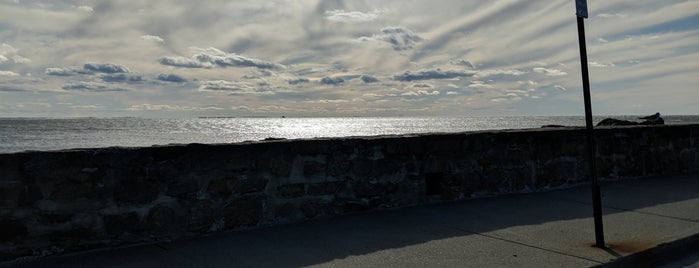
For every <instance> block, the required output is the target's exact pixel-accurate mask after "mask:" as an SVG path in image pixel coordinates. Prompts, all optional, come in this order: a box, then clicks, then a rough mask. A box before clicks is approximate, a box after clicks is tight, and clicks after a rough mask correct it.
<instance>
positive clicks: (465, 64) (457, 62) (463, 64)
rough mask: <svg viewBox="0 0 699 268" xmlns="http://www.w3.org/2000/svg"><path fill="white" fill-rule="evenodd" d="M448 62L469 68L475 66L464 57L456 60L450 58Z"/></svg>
mask: <svg viewBox="0 0 699 268" xmlns="http://www.w3.org/2000/svg"><path fill="white" fill-rule="evenodd" d="M449 63H451V64H453V65H459V66H466V67H469V68H475V67H474V66H473V64H472V63H471V62H470V61H467V60H464V59H458V60H451V61H449Z"/></svg>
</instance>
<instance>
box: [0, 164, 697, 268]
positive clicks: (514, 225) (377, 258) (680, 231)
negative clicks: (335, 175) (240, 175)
mask: <svg viewBox="0 0 699 268" xmlns="http://www.w3.org/2000/svg"><path fill="white" fill-rule="evenodd" d="M602 194H603V201H602V202H603V206H604V208H603V211H604V228H605V235H606V240H607V244H608V245H609V247H610V248H609V249H599V248H595V247H592V246H591V245H592V244H593V242H594V230H593V223H592V218H591V217H592V216H591V215H592V208H591V205H590V193H589V187H587V186H581V187H576V188H572V189H567V190H561V191H553V192H547V193H535V194H528V195H512V196H504V197H496V198H485V199H477V200H470V201H465V202H459V203H452V204H445V205H431V206H420V207H413V208H404V209H399V210H391V211H380V212H375V213H369V214H359V215H349V216H341V217H336V218H332V219H325V220H317V221H311V222H304V223H299V224H293V225H285V226H276V227H269V228H264V229H258V230H252V231H247V232H237V233H224V234H215V235H211V236H208V237H200V238H195V239H189V240H181V241H176V242H173V243H160V244H155V245H146V246H137V247H130V248H124V249H116V250H105V251H96V252H89V253H83V254H73V255H69V256H61V257H52V258H45V259H41V260H38V261H35V262H29V263H23V264H19V265H15V266H12V267H299V266H313V267H589V266H595V265H600V264H605V263H609V262H611V261H614V260H617V262H616V264H620V265H622V264H629V263H633V264H634V266H636V265H638V264H639V263H640V264H642V265H643V264H646V265H652V266H657V265H661V264H668V263H672V259H675V258H683V257H685V256H684V255H683V252H677V248H681V249H683V251H685V252H697V251H699V248H688V246H690V245H691V246H697V244H698V243H695V242H696V241H699V236H698V235H697V234H699V174H690V175H679V176H663V177H656V178H649V179H639V180H626V181H619V182H611V183H604V184H603V185H602ZM690 238H696V239H690ZM680 239H684V240H681V241H684V242H675V244H672V243H671V242H674V241H678V240H680ZM687 241H691V243H690V242H687ZM663 243H670V244H668V245H674V246H675V247H674V248H671V247H667V246H668V245H665V246H664V247H665V248H666V249H669V250H665V251H666V252H665V254H664V255H662V256H663V258H670V260H667V259H666V260H658V259H657V258H655V257H653V256H656V255H654V254H653V251H654V250H655V249H659V248H663V246H661V247H657V246H658V245H660V244H663ZM678 243H683V244H678ZM638 252H643V253H641V254H636V255H633V256H631V257H629V258H626V259H623V258H624V257H627V256H630V255H632V254H634V253H638ZM668 252H669V253H668ZM674 253H677V254H674ZM644 254H645V255H644ZM636 256H641V257H638V258H637V259H633V258H634V257H636ZM649 256H650V257H649ZM658 256H660V255H658ZM620 258H622V259H620ZM622 260H626V262H622ZM628 260H631V261H628ZM654 261H655V262H654ZM613 264H615V263H613Z"/></svg>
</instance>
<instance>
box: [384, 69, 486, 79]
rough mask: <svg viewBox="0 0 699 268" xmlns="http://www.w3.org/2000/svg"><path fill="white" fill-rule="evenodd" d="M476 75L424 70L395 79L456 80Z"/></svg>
mask: <svg viewBox="0 0 699 268" xmlns="http://www.w3.org/2000/svg"><path fill="white" fill-rule="evenodd" d="M474 74H475V73H474V72H466V71H456V70H447V71H442V70H440V69H434V70H422V71H417V72H411V71H405V72H403V73H402V74H397V75H394V76H393V79H394V80H397V81H415V80H429V79H449V78H456V77H470V76H473V75H474Z"/></svg>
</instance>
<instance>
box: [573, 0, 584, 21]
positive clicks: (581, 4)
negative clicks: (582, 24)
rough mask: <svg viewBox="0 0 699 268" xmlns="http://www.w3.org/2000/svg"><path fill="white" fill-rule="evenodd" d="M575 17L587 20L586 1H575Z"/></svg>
mask: <svg viewBox="0 0 699 268" xmlns="http://www.w3.org/2000/svg"><path fill="white" fill-rule="evenodd" d="M575 10H577V12H576V15H578V17H581V18H586V19H587V0H575Z"/></svg>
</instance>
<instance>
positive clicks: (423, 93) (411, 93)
mask: <svg viewBox="0 0 699 268" xmlns="http://www.w3.org/2000/svg"><path fill="white" fill-rule="evenodd" d="M439 94H440V93H439V91H437V90H433V91H428V90H417V91H408V92H405V93H402V94H401V96H435V95H439Z"/></svg>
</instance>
